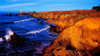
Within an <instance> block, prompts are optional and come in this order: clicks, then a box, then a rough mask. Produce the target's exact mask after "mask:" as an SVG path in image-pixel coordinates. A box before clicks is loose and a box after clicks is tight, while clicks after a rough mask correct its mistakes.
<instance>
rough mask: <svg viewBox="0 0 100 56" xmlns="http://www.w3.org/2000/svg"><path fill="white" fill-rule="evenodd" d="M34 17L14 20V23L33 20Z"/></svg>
mask: <svg viewBox="0 0 100 56" xmlns="http://www.w3.org/2000/svg"><path fill="white" fill-rule="evenodd" d="M32 19H34V18H30V19H23V20H20V21H14V23H19V22H24V21H30V20H32Z"/></svg>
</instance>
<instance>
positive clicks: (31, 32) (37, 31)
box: [26, 26, 50, 34]
mask: <svg viewBox="0 0 100 56" xmlns="http://www.w3.org/2000/svg"><path fill="white" fill-rule="evenodd" d="M49 28H50V26H47V27H46V28H43V29H40V30H36V31H30V32H27V33H26V34H35V33H40V32H42V31H44V30H47V29H49Z"/></svg>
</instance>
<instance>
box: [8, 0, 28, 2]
mask: <svg viewBox="0 0 100 56" xmlns="http://www.w3.org/2000/svg"><path fill="white" fill-rule="evenodd" d="M6 1H8V2H18V1H28V0H6Z"/></svg>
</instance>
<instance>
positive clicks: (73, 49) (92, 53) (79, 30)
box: [44, 17, 100, 56]
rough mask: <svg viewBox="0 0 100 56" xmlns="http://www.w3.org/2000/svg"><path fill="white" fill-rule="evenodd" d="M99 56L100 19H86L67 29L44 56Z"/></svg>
mask: <svg viewBox="0 0 100 56" xmlns="http://www.w3.org/2000/svg"><path fill="white" fill-rule="evenodd" d="M52 55H54V56H96V55H97V56H99V55H100V17H95V18H93V17H92V18H85V19H83V20H81V21H79V22H77V23H76V24H75V25H74V26H72V27H69V28H66V29H65V30H64V31H63V32H62V33H60V34H59V37H57V39H55V40H54V41H53V43H52V45H51V46H49V47H47V48H46V49H45V50H44V56H52Z"/></svg>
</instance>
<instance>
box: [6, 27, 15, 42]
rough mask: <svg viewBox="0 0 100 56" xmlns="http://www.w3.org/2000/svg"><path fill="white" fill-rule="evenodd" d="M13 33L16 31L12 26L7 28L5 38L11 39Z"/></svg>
mask: <svg viewBox="0 0 100 56" xmlns="http://www.w3.org/2000/svg"><path fill="white" fill-rule="evenodd" d="M13 34H14V32H13V31H12V30H11V29H10V28H7V29H6V35H5V36H4V38H5V39H6V40H11V35H13Z"/></svg>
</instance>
